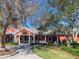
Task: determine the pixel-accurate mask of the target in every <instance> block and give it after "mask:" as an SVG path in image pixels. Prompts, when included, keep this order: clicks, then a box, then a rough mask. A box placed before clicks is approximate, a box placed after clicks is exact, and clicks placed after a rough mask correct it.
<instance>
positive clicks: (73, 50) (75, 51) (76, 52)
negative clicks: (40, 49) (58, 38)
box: [61, 46, 79, 56]
mask: <svg viewBox="0 0 79 59" xmlns="http://www.w3.org/2000/svg"><path fill="white" fill-rule="evenodd" d="M61 49H62V50H64V51H66V52H68V53H71V54H72V55H75V56H79V47H78V48H68V47H66V46H62V47H61Z"/></svg>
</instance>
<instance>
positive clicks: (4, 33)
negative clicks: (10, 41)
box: [0, 26, 6, 49]
mask: <svg viewBox="0 0 79 59" xmlns="http://www.w3.org/2000/svg"><path fill="white" fill-rule="evenodd" d="M3 28H4V30H3V31H2V34H1V38H0V39H1V48H2V49H5V37H6V26H3Z"/></svg>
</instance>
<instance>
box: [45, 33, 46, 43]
mask: <svg viewBox="0 0 79 59" xmlns="http://www.w3.org/2000/svg"><path fill="white" fill-rule="evenodd" d="M45 43H46V35H45Z"/></svg>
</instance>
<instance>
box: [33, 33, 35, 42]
mask: <svg viewBox="0 0 79 59" xmlns="http://www.w3.org/2000/svg"><path fill="white" fill-rule="evenodd" d="M33 43H35V35H33Z"/></svg>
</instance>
